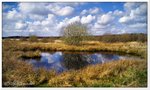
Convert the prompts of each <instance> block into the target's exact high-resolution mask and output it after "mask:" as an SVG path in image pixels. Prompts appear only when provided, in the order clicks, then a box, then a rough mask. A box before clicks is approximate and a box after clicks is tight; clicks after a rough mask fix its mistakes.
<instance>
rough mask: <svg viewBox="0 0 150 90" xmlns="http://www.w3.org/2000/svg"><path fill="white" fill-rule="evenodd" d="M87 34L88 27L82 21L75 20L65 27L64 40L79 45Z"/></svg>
mask: <svg viewBox="0 0 150 90" xmlns="http://www.w3.org/2000/svg"><path fill="white" fill-rule="evenodd" d="M87 35H88V33H87V27H86V26H85V25H83V24H81V23H78V22H75V23H72V24H69V25H68V26H67V27H66V28H65V29H64V32H63V40H64V42H65V43H66V44H70V45H79V44H80V42H81V41H83V40H84V39H85V37H86V36H87Z"/></svg>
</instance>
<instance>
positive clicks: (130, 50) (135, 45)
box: [3, 40, 147, 58]
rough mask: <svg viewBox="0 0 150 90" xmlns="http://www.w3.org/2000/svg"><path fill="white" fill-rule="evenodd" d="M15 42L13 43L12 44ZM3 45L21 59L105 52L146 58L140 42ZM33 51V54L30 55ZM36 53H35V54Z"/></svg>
mask: <svg viewBox="0 0 150 90" xmlns="http://www.w3.org/2000/svg"><path fill="white" fill-rule="evenodd" d="M14 42H15V43H14ZM3 43H4V44H6V45H7V44H11V45H10V46H7V49H9V50H10V49H11V50H13V51H22V52H23V53H22V57H29V58H32V57H39V56H40V52H43V51H89V52H95V51H105V52H119V53H127V54H133V55H138V56H141V57H146V48H147V46H146V43H142V42H125V43H123V42H120V43H104V42H99V41H86V42H82V43H81V45H79V46H75V45H66V44H64V43H63V42H62V41H59V42H54V43H52V42H48V43H44V42H28V41H10V40H9V41H4V42H3ZM29 51H30V52H31V51H33V53H30V52H29ZM35 51H36V52H35Z"/></svg>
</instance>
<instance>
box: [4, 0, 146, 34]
mask: <svg viewBox="0 0 150 90" xmlns="http://www.w3.org/2000/svg"><path fill="white" fill-rule="evenodd" d="M73 22H80V23H82V24H84V25H86V26H87V28H88V29H87V32H88V33H90V34H91V35H104V34H124V33H147V3H146V2H89V3H88V2H69V3H67V2H64V3H63V2H61V3H59V2H57V3H56V2H45V3H41V2H40V3H39V2H38V3H34V2H29V3H27V2H3V3H2V36H3V37H7V36H29V35H36V36H60V35H61V32H62V30H63V28H64V27H66V26H67V25H69V24H71V23H73Z"/></svg>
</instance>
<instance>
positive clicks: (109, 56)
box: [102, 54, 119, 61]
mask: <svg viewBox="0 0 150 90" xmlns="http://www.w3.org/2000/svg"><path fill="white" fill-rule="evenodd" d="M102 57H103V59H105V60H106V61H111V60H118V59H119V56H117V55H113V54H102Z"/></svg>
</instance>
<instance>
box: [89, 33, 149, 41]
mask: <svg viewBox="0 0 150 90" xmlns="http://www.w3.org/2000/svg"><path fill="white" fill-rule="evenodd" d="M91 40H97V41H102V42H131V41H139V42H146V41H147V34H142V33H140V34H120V35H103V36H92V38H91Z"/></svg>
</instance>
